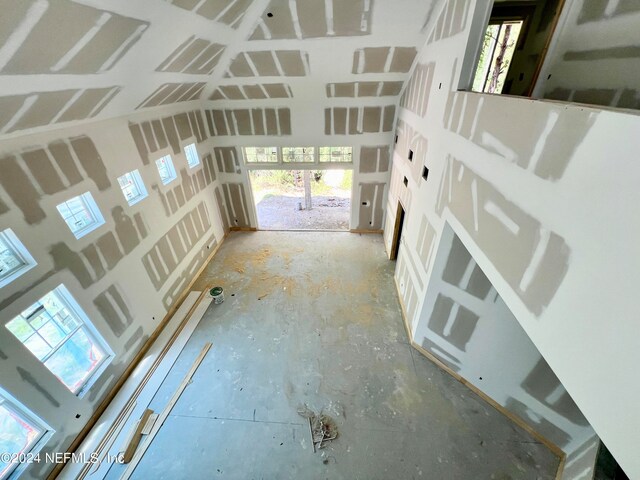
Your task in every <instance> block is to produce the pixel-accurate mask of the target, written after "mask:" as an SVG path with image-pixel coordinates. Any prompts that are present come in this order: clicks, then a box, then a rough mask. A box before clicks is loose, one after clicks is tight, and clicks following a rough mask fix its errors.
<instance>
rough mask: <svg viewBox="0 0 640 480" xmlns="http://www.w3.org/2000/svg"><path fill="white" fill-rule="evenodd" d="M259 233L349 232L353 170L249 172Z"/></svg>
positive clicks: (269, 170)
mask: <svg viewBox="0 0 640 480" xmlns="http://www.w3.org/2000/svg"><path fill="white" fill-rule="evenodd" d="M249 180H250V182H251V190H252V192H253V198H254V202H255V207H256V214H257V219H258V228H259V229H260V230H329V231H348V230H349V224H350V218H351V190H352V186H353V170H351V169H336V170H331V169H325V170H310V169H305V170H275V169H268V170H267V169H265V170H250V171H249Z"/></svg>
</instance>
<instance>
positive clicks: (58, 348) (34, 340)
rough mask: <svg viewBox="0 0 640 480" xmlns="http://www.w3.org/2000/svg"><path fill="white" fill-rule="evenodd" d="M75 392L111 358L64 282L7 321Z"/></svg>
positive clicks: (49, 367) (20, 337)
mask: <svg viewBox="0 0 640 480" xmlns="http://www.w3.org/2000/svg"><path fill="white" fill-rule="evenodd" d="M6 327H7V329H8V330H9V331H10V332H11V333H13V335H15V336H16V338H17V339H18V340H20V341H21V342H22V344H23V345H24V346H25V347H27V348H28V349H29V350H30V351H31V353H33V354H34V355H35V356H36V358H37V359H38V360H40V361H41V362H42V363H43V364H44V366H45V367H47V368H48V369H49V370H50V371H51V373H53V374H54V375H55V376H56V377H58V379H59V380H60V381H61V382H62V383H64V384H65V385H66V386H67V388H68V389H69V390H71V391H72V392H73V393H78V391H79V390H80V389H81V388H82V386H83V385H84V384H85V383H86V382H87V381H88V380H89V378H90V377H91V376H92V374H93V373H94V372H95V371H96V369H97V368H98V367H100V365H101V364H102V363H103V362H104V361H105V360H106V359H107V358H108V354H107V351H106V348H105V346H104V342H103V341H101V340H99V339H98V337H97V335H96V333H95V332H92V329H91V328H90V326H89V324H88V319H87V318H86V315H84V312H82V310H80V307H79V306H78V305H77V304H76V303H75V301H74V300H73V298H72V297H71V294H70V293H69V292H68V290H67V289H66V288H65V287H64V286H63V285H60V286H59V287H58V288H56V289H55V290H53V291H51V292H49V293H47V294H46V295H45V296H44V297H42V298H41V299H40V300H38V301H37V302H35V303H34V304H33V305H31V306H30V307H29V308H27V309H26V310H24V311H23V312H22V313H21V314H20V315H18V316H16V317H15V318H14V319H12V320H11V321H10V322H9V323H7V325H6Z"/></svg>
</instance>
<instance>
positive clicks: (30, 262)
mask: <svg viewBox="0 0 640 480" xmlns="http://www.w3.org/2000/svg"><path fill="white" fill-rule="evenodd" d="M35 266H36V261H35V260H34V259H33V257H32V256H31V255H30V254H29V252H28V251H27V249H26V248H25V247H24V245H22V242H20V240H18V237H16V235H15V234H14V233H13V230H11V229H10V228H7V229H5V230H3V231H2V232H0V288H1V287H4V286H5V285H7V284H8V283H10V282H12V281H13V280H15V279H16V278H18V277H19V276H20V275H22V274H23V273H25V272H26V271H27V270H29V269H31V268H33V267H35Z"/></svg>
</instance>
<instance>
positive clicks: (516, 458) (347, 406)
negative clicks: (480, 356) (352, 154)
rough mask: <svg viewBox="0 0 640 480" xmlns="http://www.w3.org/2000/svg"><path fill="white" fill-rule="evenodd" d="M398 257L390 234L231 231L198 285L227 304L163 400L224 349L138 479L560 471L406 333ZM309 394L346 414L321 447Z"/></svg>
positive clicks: (205, 327)
mask: <svg viewBox="0 0 640 480" xmlns="http://www.w3.org/2000/svg"><path fill="white" fill-rule="evenodd" d="M365 251H366V252H367V255H363V254H362V252H365ZM394 268H395V263H394V262H390V261H388V260H387V259H386V255H385V253H384V247H383V242H382V237H381V236H379V235H357V234H349V233H333V232H314V233H307V232H264V231H260V232H255V233H237V232H236V233H231V234H230V236H229V237H228V238H227V240H226V241H225V243H224V244H223V245H222V247H221V249H220V251H219V252H218V253H217V255H216V256H215V258H214V259H213V261H212V262H211V264H210V265H209V266H208V267H207V269H206V271H205V272H204V273H203V274H202V276H201V277H200V278H199V279H198V281H197V282H196V284H195V285H194V287H193V288H194V289H202V288H204V287H206V286H209V285H213V284H215V285H220V286H222V287H223V288H224V290H225V298H226V299H225V302H224V303H223V304H221V305H212V306H211V307H210V308H209V310H208V311H207V313H206V314H205V317H204V318H203V320H202V321H201V323H200V324H199V326H198V328H197V329H196V331H195V332H194V334H193V336H192V338H191V339H190V341H189V342H188V343H187V345H186V347H185V349H184V350H183V352H182V354H181V355H180V357H179V359H178V361H177V362H176V364H175V365H174V367H173V369H172V371H171V372H170V373H169V375H168V376H167V378H166V380H165V382H164V383H163V385H162V387H161V389H160V390H159V391H158V394H157V395H156V397H155V398H154V400H153V402H152V404H151V408H153V409H154V410H156V411H157V410H161V409H162V408H163V407H164V405H165V404H166V403H167V401H168V399H169V398H170V397H171V395H172V394H173V392H174V391H175V389H176V388H177V386H178V384H179V383H180V381H181V379H182V377H183V376H184V374H185V373H186V372H187V370H188V369H189V367H190V365H191V363H192V362H193V359H194V358H195V357H196V356H197V354H198V352H199V351H200V349H201V348H202V346H203V345H204V344H205V343H206V342H212V343H213V348H212V349H211V350H210V352H209V354H208V355H207V357H206V358H205V359H204V361H203V363H202V364H201V366H200V368H199V369H198V371H197V372H196V374H195V376H194V378H193V383H191V384H190V385H189V386H188V387H187V388H186V390H185V391H184V393H183V394H182V396H181V398H180V400H179V401H178V403H177V404H176V406H175V407H174V409H173V411H172V414H171V415H170V416H169V418H168V420H167V422H166V423H165V424H164V425H163V427H162V428H161V430H160V432H159V433H158V435H157V436H156V438H155V439H154V442H153V444H152V445H151V446H150V448H149V449H148V450H147V452H146V454H145V456H144V457H143V459H142V461H141V463H140V464H139V466H138V468H137V469H136V470H135V472H134V475H133V478H136V479H147V478H158V479H162V478H167V479H175V478H194V479H195V478H227V479H250V478H255V479H258V478H265V479H266V478H278V479H288V478H291V479H302V478H331V479H389V478H402V479H418V478H425V479H426V478H428V479H439V478H447V479H474V480H475V479H532V480H533V479H553V478H555V473H556V470H557V467H558V461H559V460H558V458H557V457H556V456H555V455H553V454H552V453H551V452H550V451H549V450H548V449H547V448H546V447H544V446H543V445H541V444H540V443H538V442H537V441H536V440H535V439H534V438H532V437H531V436H530V435H528V434H527V433H526V432H525V431H523V430H522V429H520V428H519V427H517V426H516V425H515V424H513V423H512V422H511V421H510V420H508V419H507V418H506V417H504V416H503V415H502V414H501V413H499V412H498V411H496V410H495V409H493V408H492V407H491V406H490V405H488V404H486V403H485V402H484V401H482V400H481V399H480V398H478V397H477V396H476V395H475V394H473V393H472V392H471V391H469V390H468V389H467V388H466V387H465V386H463V385H462V384H460V383H458V382H457V381H456V380H454V379H453V378H452V377H450V376H449V375H448V374H446V373H444V372H443V371H441V370H440V369H438V368H437V367H436V366H435V365H433V364H432V363H431V362H430V361H428V360H427V359H425V358H424V357H422V356H421V355H420V354H419V353H418V352H416V351H415V350H413V349H412V348H411V347H410V346H409V345H408V343H407V337H406V334H405V331H404V328H403V324H402V318H401V314H400V307H399V304H398V300H397V295H396V291H395V288H394V284H393V270H394ZM305 403H306V404H307V405H308V406H309V407H310V408H312V409H316V410H320V409H324V410H325V412H326V413H328V414H329V415H332V416H333V417H334V418H335V420H336V422H337V424H338V427H339V432H340V435H339V437H338V438H337V440H335V441H334V442H332V443H331V444H329V445H328V446H327V447H326V448H325V449H324V450H322V451H320V452H318V453H314V452H313V448H312V445H311V437H310V432H309V427H308V425H307V424H306V423H305V422H306V420H305V419H303V418H302V417H300V416H298V414H297V413H296V409H297V407H298V406H299V405H300V404H305ZM119 468H121V466H116V467H114V468H112V470H111V472H110V477H112V478H117V474H118V473H119V472H120V470H119Z"/></svg>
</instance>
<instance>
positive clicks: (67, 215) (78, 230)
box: [56, 192, 104, 238]
mask: <svg viewBox="0 0 640 480" xmlns="http://www.w3.org/2000/svg"><path fill="white" fill-rule="evenodd" d="M56 208H57V209H58V212H60V215H62V218H63V219H64V221H65V222H66V223H67V225H68V226H69V228H70V229H71V232H73V234H74V235H75V237H76V238H82V237H84V236H85V235H86V234H88V233H89V232H92V231H93V230H95V229H96V228H98V227H99V226H100V225H104V217H103V216H102V214H101V213H100V209H99V208H98V205H96V202H95V200H94V199H93V196H92V195H91V193H90V192H86V193H83V194H82V195H78V196H77V197H73V198H71V199H69V200H67V201H66V202H62V203H61V204H60V205H58V206H57V207H56Z"/></svg>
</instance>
